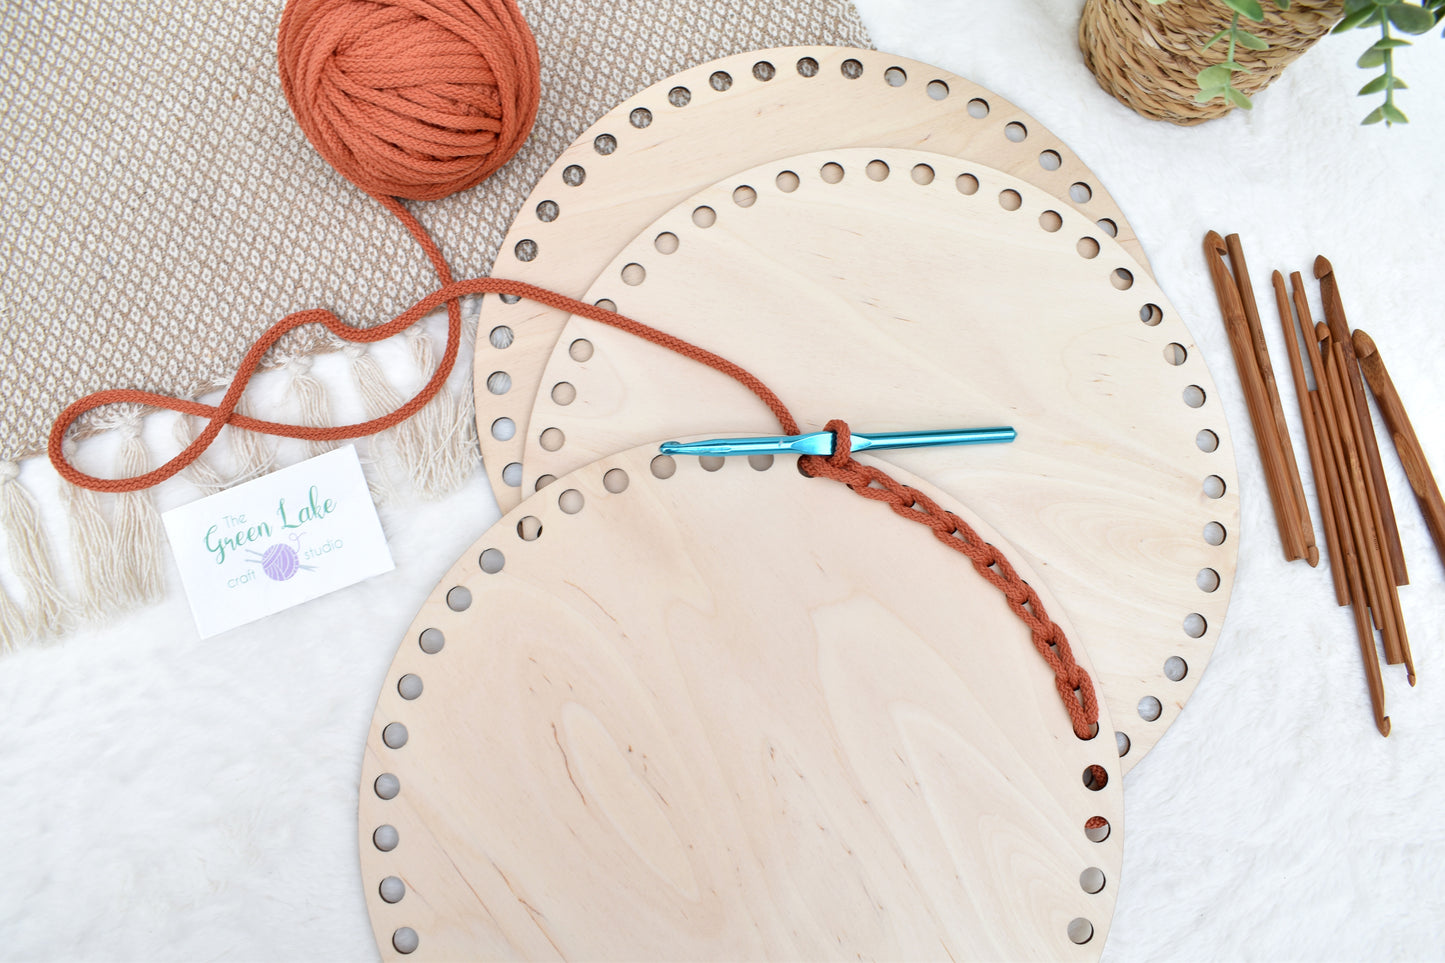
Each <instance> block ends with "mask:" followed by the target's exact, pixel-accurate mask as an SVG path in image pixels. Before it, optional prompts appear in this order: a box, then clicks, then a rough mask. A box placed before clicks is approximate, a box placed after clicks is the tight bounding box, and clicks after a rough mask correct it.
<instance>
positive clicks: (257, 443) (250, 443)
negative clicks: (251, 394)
mask: <svg viewBox="0 0 1445 963" xmlns="http://www.w3.org/2000/svg"><path fill="white" fill-rule="evenodd" d="M236 411H237V412H239V413H240V414H243V415H254V414H255V412H254V411H252V410H251V405H250V403H249V402H247V400H246V398H245V397H244V396H243V397H242V398H241V400H240V401H239V402H237V404H236ZM221 433H222V434H229V435H230V441H231V452H232V454H234V455H235V456H236V474H234V475H232V476H231V478H230V479H228V480H227V482H226V487H227V488H230V487H231V486H232V485H239V484H240V483H241V482H246V481H250V480H251V479H253V478H260V477H261V476H262V475H269V474H270V473H271V472H273V471H275V470H276V445H275V443H274V442H273V441H272V440H271V439H269V438H267V437H266V436H265V435H258V434H256V433H255V432H254V431H244V430H242V429H240V428H232V427H229V426H227V427H226V428H223V429H222V431H221Z"/></svg>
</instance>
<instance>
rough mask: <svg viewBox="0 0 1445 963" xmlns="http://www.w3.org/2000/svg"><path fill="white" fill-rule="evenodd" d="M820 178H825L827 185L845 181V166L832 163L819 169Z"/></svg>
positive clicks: (824, 181)
mask: <svg viewBox="0 0 1445 963" xmlns="http://www.w3.org/2000/svg"><path fill="white" fill-rule="evenodd" d="M818 176H819V177H821V178H823V183H825V184H837V183H838V182H839V181H841V180H842V179H843V165H842V164H834V163H832V162H831V161H830V162H828V163H827V164H824V165H823V166H822V167H820V168H819V169H818Z"/></svg>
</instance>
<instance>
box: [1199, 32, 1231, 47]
mask: <svg viewBox="0 0 1445 963" xmlns="http://www.w3.org/2000/svg"><path fill="white" fill-rule="evenodd" d="M1227 36H1229V28H1228V27H1226V28H1225V29H1223V30H1221V31H1219V33H1217V34H1215V35H1214V36H1212V37H1210V38H1209V39H1208V40H1206V41H1205V42H1204V46H1202V47H1200V48H1199V49H1200V50H1208V49H1209V48H1210V47H1212V46H1214V45H1215V44H1217V43H1219V41H1221V40H1223V39H1224V38H1225V37H1227Z"/></svg>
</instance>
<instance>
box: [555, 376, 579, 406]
mask: <svg viewBox="0 0 1445 963" xmlns="http://www.w3.org/2000/svg"><path fill="white" fill-rule="evenodd" d="M576 400H577V388H576V386H575V385H573V384H572V382H570V381H559V382H557V383H556V384H555V385H553V386H552V401H553V403H554V404H559V405H570V404H571V403H572V402H574V401H576Z"/></svg>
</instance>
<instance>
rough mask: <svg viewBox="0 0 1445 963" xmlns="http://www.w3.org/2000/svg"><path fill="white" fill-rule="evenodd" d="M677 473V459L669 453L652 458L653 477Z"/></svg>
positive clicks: (665, 476)
mask: <svg viewBox="0 0 1445 963" xmlns="http://www.w3.org/2000/svg"><path fill="white" fill-rule="evenodd" d="M676 474H677V461H676V460H675V459H674V458H673V457H672V456H671V455H658V456H657V457H656V458H654V459H652V477H653V478H664V479H666V478H671V477H672V476H673V475H676Z"/></svg>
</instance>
